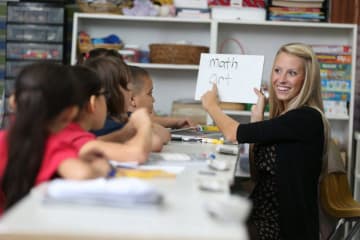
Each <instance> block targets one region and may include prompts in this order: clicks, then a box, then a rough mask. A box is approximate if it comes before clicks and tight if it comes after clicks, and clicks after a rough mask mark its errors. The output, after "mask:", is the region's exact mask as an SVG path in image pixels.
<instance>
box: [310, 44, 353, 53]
mask: <svg viewBox="0 0 360 240" xmlns="http://www.w3.org/2000/svg"><path fill="white" fill-rule="evenodd" d="M311 47H312V49H313V51H314V52H315V53H325V54H331V53H337V54H351V53H352V48H351V46H349V45H325V44H323V45H322V44H317V45H311Z"/></svg>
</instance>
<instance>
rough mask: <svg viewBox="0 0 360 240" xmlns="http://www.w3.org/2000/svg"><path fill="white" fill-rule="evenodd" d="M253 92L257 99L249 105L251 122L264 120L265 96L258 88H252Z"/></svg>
mask: <svg viewBox="0 0 360 240" xmlns="http://www.w3.org/2000/svg"><path fill="white" fill-rule="evenodd" d="M254 92H255V94H256V95H257V97H258V99H257V102H256V104H254V105H253V106H252V107H251V122H259V121H262V120H264V111H265V106H266V97H265V95H264V94H263V93H262V92H261V91H260V90H258V89H256V88H254Z"/></svg>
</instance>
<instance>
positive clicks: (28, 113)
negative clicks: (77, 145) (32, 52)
mask: <svg viewBox="0 0 360 240" xmlns="http://www.w3.org/2000/svg"><path fill="white" fill-rule="evenodd" d="M79 93H80V92H79V88H78V85H77V84H76V81H75V80H74V75H73V74H72V72H71V71H70V69H69V67H65V66H63V65H60V64H55V63H35V64H32V65H29V66H27V67H25V68H24V69H23V70H22V71H21V72H20V73H19V75H18V77H17V79H16V81H15V93H14V94H13V95H12V97H11V101H10V104H11V105H12V106H13V108H14V109H15V112H16V113H15V118H14V121H13V122H12V123H11V124H10V127H9V130H5V131H1V132H0V177H1V196H0V211H2V210H3V209H4V208H5V209H8V208H10V207H11V206H12V205H13V204H15V203H16V202H17V201H18V200H20V199H21V198H22V197H24V196H25V195H26V194H27V193H29V191H30V189H31V188H32V187H33V186H35V185H37V184H40V183H42V182H44V181H47V180H50V179H52V178H54V177H63V178H70V179H85V178H92V177H99V176H106V175H107V173H108V172H109V171H110V170H111V168H110V165H109V163H108V162H107V160H105V159H104V157H103V156H101V153H100V152H98V151H96V150H95V149H91V151H83V152H82V153H81V154H80V155H79V154H78V152H77V151H75V150H74V148H73V147H72V146H70V145H69V144H68V142H67V141H66V139H61V138H59V137H58V135H59V134H60V133H59V131H60V130H62V129H63V128H64V127H65V126H66V125H67V124H69V123H70V122H71V121H72V120H73V119H74V117H75V116H76V114H77V113H78V110H79V106H80V105H81V102H80V100H81V96H80V94H79ZM60 132H61V131H60ZM99 154H100V155H99ZM79 158H80V159H79Z"/></svg>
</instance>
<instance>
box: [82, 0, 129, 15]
mask: <svg viewBox="0 0 360 240" xmlns="http://www.w3.org/2000/svg"><path fill="white" fill-rule="evenodd" d="M76 3H77V5H78V6H79V8H80V10H81V11H82V12H86V13H113V14H122V6H118V5H116V4H114V3H111V2H105V3H97V2H89V1H87V0H76Z"/></svg>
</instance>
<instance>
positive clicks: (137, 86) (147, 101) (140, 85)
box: [130, 66, 195, 128]
mask: <svg viewBox="0 0 360 240" xmlns="http://www.w3.org/2000/svg"><path fill="white" fill-rule="evenodd" d="M130 70H131V75H132V78H131V86H132V88H131V92H132V95H131V99H130V106H131V107H130V111H133V110H135V109H137V108H141V107H145V108H146V109H147V110H148V111H149V113H150V114H151V117H152V120H153V121H154V122H156V123H158V124H160V125H162V126H164V127H167V128H183V127H190V126H194V125H195V124H194V123H193V122H192V121H191V120H190V119H188V118H179V117H161V116H157V115H156V114H155V113H154V102H155V99H154V97H153V95H152V92H153V81H152V79H151V77H150V75H149V73H148V72H147V71H146V70H145V69H143V68H141V67H137V66H130Z"/></svg>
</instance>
